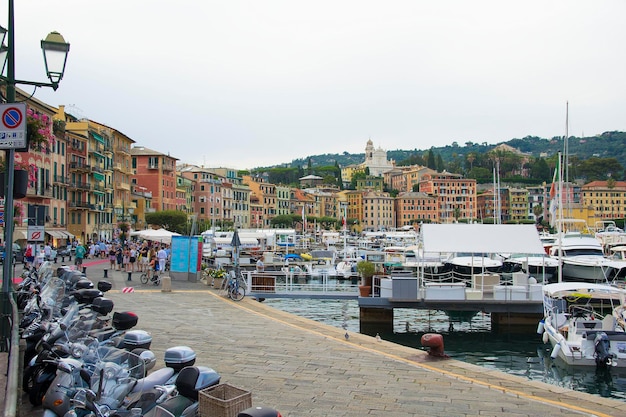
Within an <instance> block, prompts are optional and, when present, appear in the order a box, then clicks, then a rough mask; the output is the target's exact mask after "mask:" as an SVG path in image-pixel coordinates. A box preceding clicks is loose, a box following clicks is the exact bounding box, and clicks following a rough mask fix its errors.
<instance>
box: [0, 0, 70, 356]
mask: <svg viewBox="0 0 626 417" xmlns="http://www.w3.org/2000/svg"><path fill="white" fill-rule="evenodd" d="M13 2H14V0H9V13H8V28H7V29H5V28H3V27H0V37H1V41H2V42H1V43H0V59H1V60H2V62H1V64H2V73H0V81H1V82H2V83H3V84H4V85H5V86H6V103H7V104H10V103H15V86H16V85H17V84H25V85H32V86H35V87H52V88H53V89H54V90H56V89H57V88H58V87H59V81H61V79H62V78H63V73H64V72H65V63H66V62H67V53H68V52H69V50H70V45H69V44H68V43H66V42H65V40H64V39H63V36H61V35H60V34H59V33H58V32H51V33H50V34H48V36H47V37H46V39H45V40H42V41H41V49H42V50H43V56H44V64H45V67H46V74H47V76H48V79H49V80H50V82H49V83H41V82H34V81H22V80H16V79H15V27H14V21H15V15H14V7H13ZM5 37H6V39H7V45H6V46H5V44H4V39H5ZM5 68H6V76H5V75H4V69H5ZM6 111H9V110H6ZM22 117H23V118H26V115H25V114H24V115H22ZM25 126H26V123H24V130H26V127H25ZM17 133H19V132H16V134H17ZM24 138H25V140H24V141H23V142H22V141H20V142H19V144H15V143H8V142H7V143H4V142H3V143H2V144H1V148H2V149H6V155H5V159H6V175H5V178H6V193H5V227H4V241H5V259H13V191H14V186H13V181H14V178H15V176H14V169H15V160H14V158H15V149H21V148H23V147H26V148H27V147H28V143H27V142H26V140H27V135H26V134H25V133H24ZM16 145H19V146H16ZM24 145H25V146H24ZM12 272H13V271H12V270H11V262H4V265H3V279H2V297H1V300H0V301H1V302H2V320H1V321H0V338H1V340H0V351H3V352H4V351H6V349H7V348H8V340H9V337H10V330H11V329H10V325H9V317H10V316H11V305H10V303H9V297H10V296H11V284H12V282H13V276H12Z"/></svg>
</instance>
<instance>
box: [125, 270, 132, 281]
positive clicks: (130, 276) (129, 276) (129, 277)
mask: <svg viewBox="0 0 626 417" xmlns="http://www.w3.org/2000/svg"><path fill="white" fill-rule="evenodd" d="M132 276H133V273H132V272H129V273H128V279H127V280H126V281H132V279H131V278H132Z"/></svg>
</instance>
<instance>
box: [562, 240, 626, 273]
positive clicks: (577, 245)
mask: <svg viewBox="0 0 626 417" xmlns="http://www.w3.org/2000/svg"><path fill="white" fill-rule="evenodd" d="M550 255H551V256H552V257H554V258H557V259H561V261H562V262H563V267H562V268H563V271H562V277H563V280H564V281H587V282H600V283H604V282H614V281H617V280H620V279H622V280H623V279H624V278H626V261H624V260H615V259H608V258H606V257H605V256H604V251H603V248H602V245H601V244H600V242H599V241H598V240H597V239H596V238H595V237H594V236H592V235H588V234H584V233H581V232H569V233H565V234H563V235H562V236H561V237H560V238H559V239H558V240H557V241H556V242H555V244H554V245H553V246H552V248H551V252H550Z"/></svg>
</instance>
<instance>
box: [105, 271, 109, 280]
mask: <svg viewBox="0 0 626 417" xmlns="http://www.w3.org/2000/svg"><path fill="white" fill-rule="evenodd" d="M104 277H105V278H108V277H109V270H108V269H105V270H104Z"/></svg>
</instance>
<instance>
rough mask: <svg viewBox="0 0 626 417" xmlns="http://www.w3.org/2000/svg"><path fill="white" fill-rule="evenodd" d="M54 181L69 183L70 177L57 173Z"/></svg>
mask: <svg viewBox="0 0 626 417" xmlns="http://www.w3.org/2000/svg"><path fill="white" fill-rule="evenodd" d="M53 182H55V183H57V184H69V182H70V179H69V177H64V176H62V175H55V176H54V178H53Z"/></svg>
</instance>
